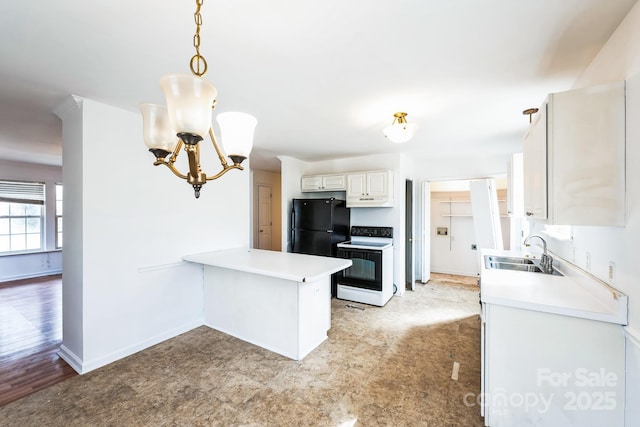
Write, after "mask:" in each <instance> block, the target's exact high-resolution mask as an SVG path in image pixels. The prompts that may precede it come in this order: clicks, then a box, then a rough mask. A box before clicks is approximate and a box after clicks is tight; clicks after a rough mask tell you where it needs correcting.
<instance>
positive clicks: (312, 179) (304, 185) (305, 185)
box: [300, 176, 322, 191]
mask: <svg viewBox="0 0 640 427" xmlns="http://www.w3.org/2000/svg"><path fill="white" fill-rule="evenodd" d="M321 188H322V177H321V176H303V177H302V181H301V185H300V190H301V191H318V190H320V189H321Z"/></svg>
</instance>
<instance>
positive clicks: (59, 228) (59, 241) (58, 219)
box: [56, 184, 62, 249]
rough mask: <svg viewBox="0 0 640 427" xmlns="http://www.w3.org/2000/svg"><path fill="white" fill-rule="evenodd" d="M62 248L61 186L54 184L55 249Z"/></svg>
mask: <svg viewBox="0 0 640 427" xmlns="http://www.w3.org/2000/svg"><path fill="white" fill-rule="evenodd" d="M61 247H62V184H56V248H57V249H60V248H61Z"/></svg>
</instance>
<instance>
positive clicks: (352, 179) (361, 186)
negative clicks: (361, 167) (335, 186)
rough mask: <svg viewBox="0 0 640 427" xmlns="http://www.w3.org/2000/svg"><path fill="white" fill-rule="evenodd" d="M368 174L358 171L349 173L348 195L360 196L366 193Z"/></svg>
mask: <svg viewBox="0 0 640 427" xmlns="http://www.w3.org/2000/svg"><path fill="white" fill-rule="evenodd" d="M366 180H367V174H365V173H357V174H350V175H347V197H356V198H357V197H360V196H364V195H366V192H367V186H366Z"/></svg>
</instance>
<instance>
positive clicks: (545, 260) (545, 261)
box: [523, 234, 553, 274]
mask: <svg viewBox="0 0 640 427" xmlns="http://www.w3.org/2000/svg"><path fill="white" fill-rule="evenodd" d="M534 237H537V238H538V239H540V241H541V242H542V256H541V257H540V268H541V269H542V271H544V272H545V273H547V274H551V273H553V258H551V256H550V255H549V254H548V253H547V242H546V241H545V240H544V238H543V237H542V236H541V235H539V234H531V235H529V236H527V238H526V239H524V242H523V244H524V245H525V246H526V247H529V246H531V244H530V243H529V240H530V239H532V238H534Z"/></svg>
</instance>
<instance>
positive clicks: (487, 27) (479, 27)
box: [0, 0, 636, 169]
mask: <svg viewBox="0 0 640 427" xmlns="http://www.w3.org/2000/svg"><path fill="white" fill-rule="evenodd" d="M635 2H636V1H635V0H536V1H525V0H484V1H479V0H396V1H390V0H388V1H383V0H350V1H344V0H342V1H338V0H323V1H294V0H271V1H261V0H206V1H205V2H204V3H205V4H204V5H203V7H202V15H203V27H202V31H201V37H202V41H201V53H202V54H203V55H204V56H205V57H206V59H207V61H208V63H209V72H208V73H207V76H206V77H207V78H208V79H209V80H210V81H211V82H212V83H214V84H215V85H216V86H217V88H218V93H219V94H218V98H217V104H216V105H217V107H216V111H218V112H222V111H231V110H235V111H244V112H247V113H250V114H252V115H254V116H256V117H257V119H258V127H257V128H256V136H255V148H254V152H253V153H252V156H251V165H252V167H254V168H265V169H273V168H277V165H278V162H277V161H275V155H278V154H285V155H289V156H293V157H297V158H300V159H303V160H322V159H330V158H338V157H349V156H357V155H363V154H373V153H384V152H397V151H399V150H402V151H406V152H409V153H411V156H412V157H414V158H420V157H434V156H450V155H461V154H466V155H479V154H501V153H510V152H515V151H519V150H520V147H521V140H522V134H523V133H524V130H525V128H526V126H527V123H528V119H527V118H526V117H525V116H523V115H522V110H524V109H525V108H527V107H532V106H533V107H536V106H539V105H540V104H541V103H542V101H543V100H544V97H545V96H546V94H547V93H549V92H554V91H561V90H566V89H569V88H571V86H572V84H573V82H574V81H575V80H576V79H577V77H578V76H579V75H580V73H581V72H582V71H583V70H584V68H585V67H586V65H587V64H588V63H589V62H590V61H591V59H592V58H593V57H594V56H595V54H596V53H597V52H598V51H599V49H600V48H601V47H602V45H603V44H604V43H605V42H606V41H607V39H608V38H609V36H610V35H611V34H612V32H613V31H614V30H615V28H616V27H617V26H618V25H619V23H620V22H621V21H622V19H623V18H624V16H625V15H626V14H627V12H628V11H629V10H630V9H631V7H633V5H634V4H635ZM194 10H195V2H194V1H190V0H181V1H178V0H174V1H167V0H165V1H157V0H155V1H153V0H136V1H125V0H110V1H94V2H91V1H86V0H56V1H36V0H19V1H2V2H1V3H0V35H1V37H0V158H4V159H10V160H22V161H31V162H36V163H43V164H61V163H62V160H61V156H62V155H61V152H62V150H61V139H62V126H61V123H60V120H59V119H58V118H57V117H56V116H55V115H54V114H53V113H52V111H53V110H54V108H55V107H56V106H58V105H59V104H60V103H61V102H62V101H63V100H64V99H65V97H67V96H68V95H69V94H74V95H78V96H81V97H84V98H90V99H94V100H96V101H100V102H103V103H106V104H110V105H114V106H118V107H121V108H123V109H126V110H130V111H138V107H137V106H138V104H139V103H140V102H156V103H164V100H163V98H162V92H161V90H160V88H159V86H158V80H159V78H160V77H161V76H162V75H164V74H167V73H174V72H188V61H189V59H190V58H191V56H192V55H193V54H194V49H193V45H192V38H193V33H194V30H195V26H194V21H193V12H194ZM396 111H406V112H407V113H408V116H407V120H408V121H410V122H415V123H417V124H418V125H419V126H420V128H419V131H418V133H417V134H416V137H415V138H414V139H413V140H412V141H410V142H408V143H406V144H402V145H397V144H393V143H391V142H390V141H388V140H386V139H385V138H384V137H383V135H382V128H383V127H384V126H386V125H388V124H390V123H391V121H392V120H393V113H394V112H396ZM135 148H136V149H140V150H144V149H145V147H144V145H143V142H142V130H141V136H140V143H139V146H138V147H135ZM150 156H151V155H150Z"/></svg>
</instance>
